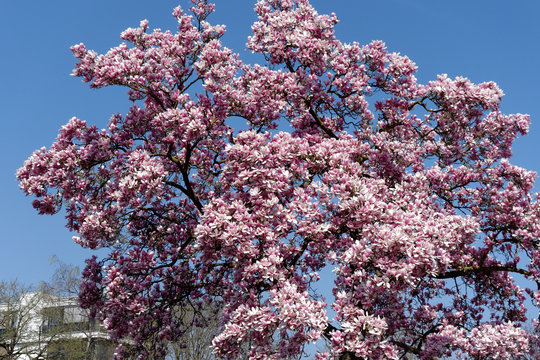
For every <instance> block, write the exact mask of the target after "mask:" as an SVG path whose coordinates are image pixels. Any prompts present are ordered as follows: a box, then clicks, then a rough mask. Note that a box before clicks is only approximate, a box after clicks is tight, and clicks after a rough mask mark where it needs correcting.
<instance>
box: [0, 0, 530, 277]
mask: <svg viewBox="0 0 540 360" xmlns="http://www.w3.org/2000/svg"><path fill="white" fill-rule="evenodd" d="M186 2H187V1H183V0H182V1H180V2H178V1H170V0H160V1H155V2H150V1H138V0H129V1H128V0H107V1H105V0H93V1H67V0H51V1H38V0H29V1H2V2H1V4H0V14H1V16H2V25H1V26H2V32H3V34H4V35H3V37H2V43H1V45H0V46H1V47H0V49H1V50H0V52H1V56H0V72H1V73H0V74H1V78H0V79H1V84H0V99H1V100H0V105H1V107H2V110H1V112H0V118H1V121H2V127H3V129H2V131H1V132H0V146H1V154H2V162H1V166H0V181H1V183H0V191H1V199H2V202H3V204H2V205H3V206H2V207H1V208H0V226H1V232H0V243H1V247H0V280H9V279H14V278H18V279H20V280H22V281H24V282H27V283H31V282H37V281H39V280H46V279H48V277H49V276H50V275H51V273H52V271H53V268H52V266H50V265H49V262H48V259H49V257H50V256H51V255H53V254H55V255H57V256H58V257H59V258H60V259H61V260H63V261H64V262H67V263H73V264H75V265H81V264H82V263H83V260H84V259H85V258H86V257H89V256H90V255H92V254H91V252H90V251H89V250H83V249H80V248H79V247H78V246H77V245H75V244H74V243H73V242H72V241H71V236H73V234H70V233H69V232H68V231H67V230H66V229H65V228H64V219H63V217H62V216H54V217H50V216H46V217H44V216H38V215H37V213H36V212H35V211H34V210H33V208H32V206H31V200H32V199H30V198H25V196H24V195H23V193H22V192H21V191H20V190H19V189H18V185H17V182H16V180H15V171H16V169H17V168H19V167H20V166H21V165H22V163H23V161H24V160H25V159H26V158H27V157H28V156H29V155H30V154H31V153H32V152H33V151H34V150H35V149H37V148H40V147H42V146H47V147H48V146H49V145H50V144H51V143H52V141H53V140H54V138H55V137H56V134H57V131H58V129H59V128H60V127H61V126H62V125H63V124H64V123H66V122H67V120H68V119H69V118H70V117H72V116H77V117H79V118H81V119H84V120H87V121H88V122H89V123H95V124H98V125H99V126H104V125H105V124H106V122H107V120H108V119H109V117H110V116H111V115H112V114H113V113H117V112H121V113H125V112H126V110H127V109H128V108H129V105H130V103H129V102H128V101H127V97H126V96H125V91H124V90H119V89H104V90H98V91H96V90H90V89H89V88H88V86H87V85H85V84H82V83H81V81H80V80H79V79H77V78H72V77H70V75H69V74H70V73H71V70H72V68H73V65H74V63H75V62H74V58H73V57H72V55H71V52H70V51H69V47H70V46H71V45H73V44H77V43H79V42H84V43H85V44H86V45H87V47H88V48H92V49H95V50H97V51H98V52H104V51H106V50H108V49H109V48H110V47H112V46H115V45H117V44H118V43H119V42H120V38H119V34H120V32H121V31H123V30H124V29H125V28H127V27H130V26H131V27H135V26H138V24H139V21H140V20H142V19H145V18H146V19H148V20H149V21H150V27H151V28H155V27H159V28H162V29H174V26H175V19H174V18H172V16H171V15H170V14H171V11H172V9H173V8H174V7H175V6H176V5H177V4H178V3H180V4H182V5H183V7H184V8H186V7H187V6H186V5H187V4H186ZM215 2H216V10H217V12H216V14H215V15H214V16H212V17H211V18H210V21H211V22H212V23H221V24H226V25H227V28H228V31H227V34H226V35H225V37H224V39H223V41H224V43H225V44H226V45H227V46H228V47H231V48H232V49H233V50H234V51H235V52H238V53H239V54H240V56H241V58H242V59H244V61H245V62H248V63H250V62H253V61H254V58H253V57H252V56H251V54H250V53H249V52H248V51H246V50H245V46H244V44H245V42H246V39H247V36H248V35H249V34H250V26H251V22H252V21H253V20H254V18H255V17H254V13H253V10H252V9H253V6H254V3H255V1H254V0H253V1H252V0H215ZM312 4H313V5H314V6H315V8H316V9H317V10H318V11H319V12H320V13H330V12H335V13H336V14H337V15H338V17H339V19H340V23H339V24H338V26H337V28H336V31H337V36H338V38H339V39H341V40H342V41H344V42H352V41H358V42H359V43H361V44H362V43H367V42H369V41H371V40H375V39H379V40H383V41H385V42H386V44H387V48H388V49H389V50H390V51H396V52H400V53H401V54H405V55H407V56H409V57H410V58H411V59H412V60H413V61H415V62H416V64H417V65H418V66H419V73H418V78H419V79H420V81H421V82H427V81H429V80H431V79H434V78H435V77H436V75H437V74H440V73H447V74H449V75H450V76H451V77H454V76H458V75H461V76H465V77H468V78H470V79H471V80H472V81H474V82H483V81H490V80H493V81H495V82H497V83H498V84H499V86H500V87H501V88H502V89H503V91H504V92H505V94H506V96H505V98H504V100H503V111H504V112H506V113H517V112H519V113H529V114H530V115H531V116H532V120H533V122H532V126H531V132H530V135H528V136H527V137H525V138H522V139H520V140H519V141H518V143H517V144H516V146H515V147H514V149H515V151H514V153H515V159H514V160H513V162H514V163H517V164H518V165H521V166H524V167H526V168H528V169H531V170H536V171H538V170H540V156H539V155H540V111H539V107H538V104H539V102H540V41H539V38H540V22H539V21H538V16H539V15H540V2H538V1H531V0H514V1H502V0H475V1H470V0H455V1H432V0H387V1H379V2H378V1H365V0H335V1H328V0H313V1H312ZM536 189H537V190H540V186H537V187H536Z"/></svg>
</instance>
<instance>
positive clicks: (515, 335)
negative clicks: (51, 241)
mask: <svg viewBox="0 0 540 360" xmlns="http://www.w3.org/2000/svg"><path fill="white" fill-rule="evenodd" d="M190 10H191V11H190V12H184V11H183V10H182V9H181V8H180V7H179V8H176V9H175V10H174V12H173V15H174V16H175V17H176V18H177V19H178V32H176V33H171V32H162V31H159V30H155V31H149V30H148V23H147V22H146V21H143V22H141V24H140V27H139V28H134V29H133V28H130V29H128V30H126V31H125V32H124V33H122V39H124V40H125V43H122V44H121V45H119V46H118V47H115V48H113V49H111V50H110V51H109V52H107V53H106V54H103V55H98V54H97V53H95V52H94V51H91V50H87V49H86V48H85V46H84V45H82V44H80V45H76V46H73V47H72V50H73V53H74V55H75V57H76V58H77V59H78V63H77V65H76V68H75V70H74V73H73V74H74V75H75V76H78V77H81V78H82V79H83V80H84V81H85V82H88V83H89V84H90V87H92V88H101V87H105V86H113V85H114V86H122V87H125V88H127V89H128V94H129V99H130V100H131V101H132V102H133V105H132V107H131V108H130V109H129V111H128V112H127V114H125V115H120V114H119V115H114V116H113V117H112V118H111V119H110V122H109V124H108V127H107V128H106V129H103V130H99V129H97V128H96V127H95V126H92V125H88V124H86V123H85V122H84V121H82V120H79V119H77V118H72V119H71V120H70V121H69V122H68V123H67V124H66V125H65V126H64V127H62V129H61V130H60V133H59V135H58V138H57V140H56V141H55V142H54V144H53V145H52V146H51V147H50V148H49V149H45V148H43V149H40V150H38V151H36V152H35V153H34V154H33V155H32V156H31V157H30V158H29V159H28V160H27V161H26V162H25V164H24V166H23V167H22V168H21V169H20V170H19V171H18V174H17V176H18V179H19V181H20V184H21V187H22V189H23V190H24V191H25V192H26V193H27V194H29V195H32V196H34V197H36V200H35V201H34V207H35V208H36V209H37V210H38V212H39V213H41V214H54V213H57V212H58V211H59V210H60V208H61V207H63V208H64V211H65V214H66V219H67V226H68V227H69V229H71V230H72V231H74V232H76V233H77V234H78V237H75V238H74V240H75V241H76V242H77V243H79V244H80V245H81V246H83V247H86V248H90V249H97V248H106V249H110V252H109V253H108V256H106V257H105V258H99V259H98V258H97V257H95V256H94V257H92V258H91V259H89V260H87V266H86V269H85V270H84V273H83V282H82V285H81V289H82V293H81V296H80V300H81V302H82V305H83V306H85V307H88V308H92V309H93V311H95V312H96V314H97V316H99V318H100V319H102V320H103V321H104V322H105V323H106V324H107V326H108V328H109V329H110V332H111V335H112V336H113V337H114V338H118V339H121V338H130V339H132V342H133V344H134V347H135V349H136V350H137V351H138V352H139V354H140V356H141V358H148V357H150V356H153V357H155V358H159V357H160V356H162V354H163V353H164V352H163V351H164V346H165V345H164V344H166V343H167V342H168V341H176V340H178V339H180V338H181V337H182V334H183V333H184V332H186V331H187V330H188V329H189V328H190V327H191V326H192V325H193V323H194V322H196V321H199V320H203V319H197V317H195V320H193V319H192V320H190V321H186V320H185V317H182V316H179V315H178V313H179V311H178V309H181V308H185V307H192V308H193V309H195V311H196V310H197V309H199V308H200V307H204V306H207V305H205V304H206V303H208V302H215V304H214V305H212V306H216V304H218V305H219V307H220V308H221V309H222V311H221V314H222V326H221V330H220V332H219V334H218V335H217V336H216V337H215V339H214V341H213V346H214V348H215V352H216V354H217V355H218V356H219V357H222V358H225V359H235V358H238V357H242V356H247V357H249V358H253V359H289V358H298V357H299V356H301V355H302V354H303V352H304V346H305V345H306V344H308V343H310V342H316V341H326V343H327V344H328V346H327V348H328V349H327V350H325V351H326V352H324V353H319V354H317V355H316V356H317V358H318V359H399V358H400V359H403V358H419V359H435V358H444V357H453V358H466V359H469V358H470V359H511V358H515V357H519V356H522V355H523V354H525V353H526V352H527V351H528V348H529V346H530V344H531V341H534V339H533V338H532V337H530V336H527V334H526V332H525V331H524V330H522V329H521V327H520V325H521V324H522V323H523V322H524V321H526V308H525V305H524V303H525V302H526V301H527V298H531V299H532V301H533V303H534V304H536V301H537V300H538V298H539V297H540V292H538V290H537V288H536V284H539V281H540V274H539V265H540V252H539V251H538V238H539V236H540V221H539V216H540V207H539V205H538V203H537V201H536V197H535V196H533V195H532V194H531V189H532V187H533V181H534V178H535V174H534V173H533V172H530V171H527V170H524V169H522V168H519V167H517V166H515V165H512V164H511V163H510V162H509V158H510V157H511V145H512V142H513V141H514V139H515V138H516V137H517V136H518V134H525V133H526V132H527V129H528V124H529V119H528V116H527V115H520V114H517V115H505V114H502V113H501V112H500V111H499V104H500V101H501V98H502V96H503V93H502V91H501V90H500V89H499V88H498V87H497V86H496V84H494V83H492V82H490V83H482V84H473V83H471V82H470V81H469V80H468V79H466V78H461V77H458V78H455V79H450V78H448V77H447V76H446V75H440V76H438V78H437V79H435V80H433V81H431V82H429V83H428V84H420V83H418V82H417V80H416V78H415V76H414V74H415V72H416V70H417V69H416V66H415V64H414V63H413V62H412V61H411V60H409V59H408V58H407V57H405V56H401V55H398V54H395V53H389V52H387V51H386V50H385V46H384V44H383V43H382V42H380V41H374V42H372V43H370V44H368V45H365V46H361V45H359V44H357V43H353V44H344V43H341V42H340V41H339V40H337V39H336V38H335V36H334V30H333V28H334V25H335V24H336V23H337V18H336V16H335V15H333V14H332V15H330V16H327V15H319V14H318V13H317V12H316V11H315V10H314V9H313V8H312V6H311V5H310V4H309V2H308V0H260V1H259V2H258V3H257V4H256V8H255V10H256V12H257V14H258V21H257V22H256V23H255V24H254V25H253V34H252V36H251V37H250V38H249V41H248V44H247V46H248V48H249V49H250V50H252V51H254V52H256V53H260V54H262V55H263V56H264V59H265V60H266V63H265V64H260V65H246V64H243V63H242V62H241V61H240V60H239V58H238V56H237V55H235V54H234V53H233V52H232V51H231V50H229V49H227V48H225V47H223V46H222V45H221V43H220V41H219V38H220V37H221V36H222V34H223V33H224V27H222V26H212V25H210V24H209V23H208V22H207V21H206V19H207V17H208V15H209V14H210V13H211V12H212V11H213V6H212V5H211V4H209V3H207V2H206V1H196V0H194V1H193V6H192V7H191V9H190ZM241 120H242V121H243V124H244V125H238V124H239V123H240V121H241ZM328 267H331V268H333V269H334V274H335V278H334V279H333V280H334V282H333V297H329V298H326V299H325V298H324V297H322V296H320V294H318V293H317V290H316V289H317V286H316V284H317V281H318V280H319V275H318V272H320V271H321V270H322V269H325V268H328ZM516 278H525V279H526V280H523V281H520V284H529V285H527V286H529V287H526V286H524V285H522V286H518V285H517V284H516ZM533 285H534V287H533ZM202 313H204V311H201V314H202ZM330 314H332V315H330Z"/></svg>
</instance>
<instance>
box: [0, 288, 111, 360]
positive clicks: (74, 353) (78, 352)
mask: <svg viewBox="0 0 540 360" xmlns="http://www.w3.org/2000/svg"><path fill="white" fill-rule="evenodd" d="M115 347H116V345H115V344H114V343H113V342H112V341H110V340H109V339H108V336H107V334H106V332H105V330H104V329H103V327H102V326H101V325H100V324H99V323H98V322H97V321H96V320H95V319H92V318H91V317H90V316H89V312H88V311H87V310H84V309H81V308H80V307H79V306H78V303H77V299H76V298H73V297H59V296H54V295H48V294H46V293H43V292H33V293H26V294H24V295H23V296H22V297H21V298H20V299H18V300H13V301H11V302H8V303H4V304H0V359H5V360H41V359H43V360H45V359H47V360H109V359H112V358H113V354H114V349H115Z"/></svg>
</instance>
